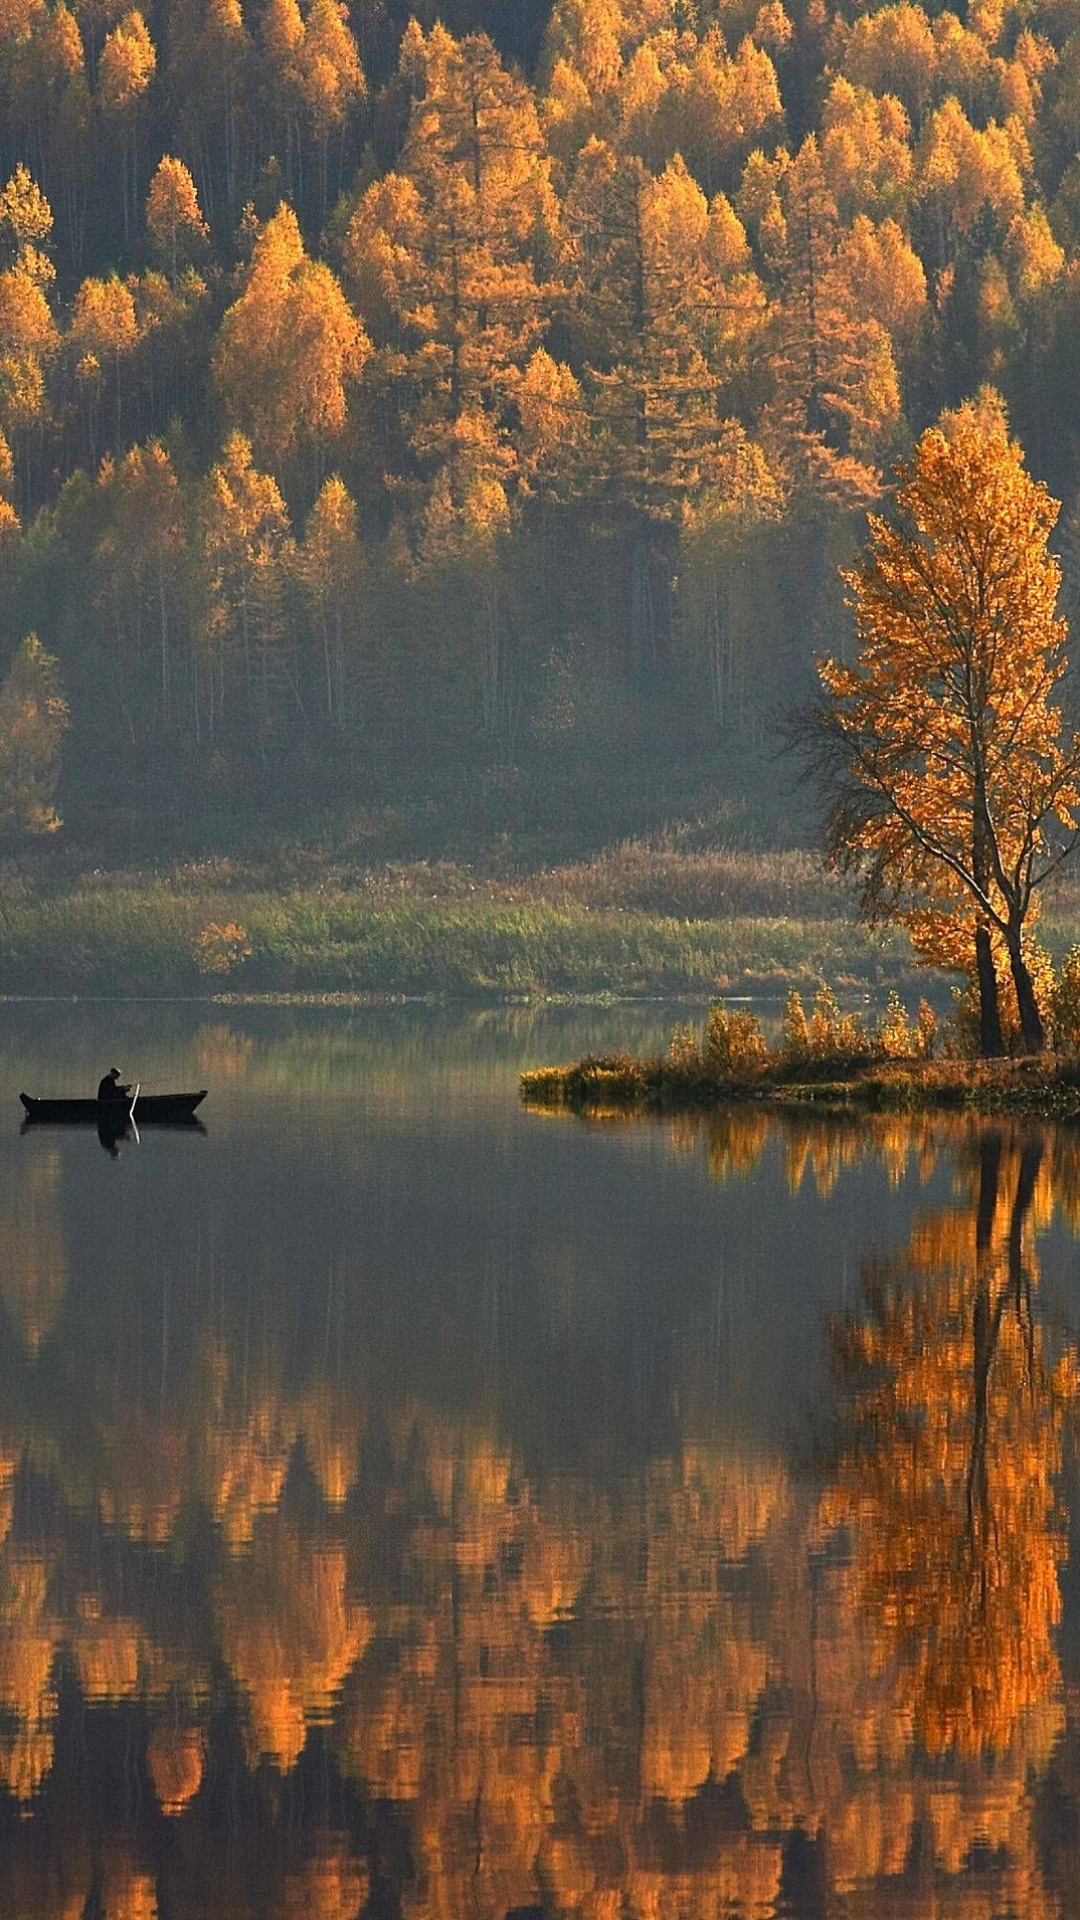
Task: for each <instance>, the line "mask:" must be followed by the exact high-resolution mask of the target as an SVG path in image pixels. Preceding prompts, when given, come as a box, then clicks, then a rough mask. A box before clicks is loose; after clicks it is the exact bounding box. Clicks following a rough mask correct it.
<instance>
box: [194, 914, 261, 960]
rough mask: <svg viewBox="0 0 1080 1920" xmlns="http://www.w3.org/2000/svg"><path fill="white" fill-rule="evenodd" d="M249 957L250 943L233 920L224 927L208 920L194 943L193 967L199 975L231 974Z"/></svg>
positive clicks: (228, 921) (242, 929) (227, 921)
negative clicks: (196, 968)
mask: <svg viewBox="0 0 1080 1920" xmlns="http://www.w3.org/2000/svg"><path fill="white" fill-rule="evenodd" d="M250 957H251V942H250V941H249V939H248V937H247V933H246V932H245V930H244V928H243V927H241V926H239V925H238V924H237V922H236V921H235V920H226V921H225V923H224V925H222V924H220V923H219V922H218V921H217V920H208V921H207V923H206V925H205V927H203V929H202V931H201V932H200V934H199V936H198V938H197V940H196V942H195V965H196V966H197V967H198V969H199V972H200V973H232V971H233V969H234V968H235V967H239V966H242V965H243V963H244V961H245V960H248V959H250Z"/></svg>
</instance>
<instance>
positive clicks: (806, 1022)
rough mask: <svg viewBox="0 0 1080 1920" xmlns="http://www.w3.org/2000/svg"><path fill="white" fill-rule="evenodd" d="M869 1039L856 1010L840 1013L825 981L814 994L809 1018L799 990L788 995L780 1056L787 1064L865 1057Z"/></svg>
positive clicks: (837, 1061)
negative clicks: (852, 1012)
mask: <svg viewBox="0 0 1080 1920" xmlns="http://www.w3.org/2000/svg"><path fill="white" fill-rule="evenodd" d="M869 1053H870V1042H869V1040H868V1039H867V1037H866V1034H865V1032H864V1031H863V1028H862V1024H861V1022H860V1021H859V1019H858V1018H857V1016H856V1015H855V1014H850V1013H841V1011H840V1008H839V1006H838V1004H837V999H836V995H835V994H834V993H833V990H832V988H831V987H828V986H826V985H825V984H824V983H822V985H821V986H820V987H819V988H818V990H817V993H816V994H815V996H814V1005H813V1008H812V1010H811V1013H810V1016H809V1019H808V1018H807V1015H806V1010H805V1008H804V1006H803V1003H802V999H801V997H800V995H799V994H798V993H795V992H792V993H790V994H789V995H788V1002H787V1007H786V1009H785V1012H784V1025H783V1041H782V1045H781V1057H782V1058H783V1059H784V1061H785V1062H786V1063H787V1064H788V1065H792V1066H794V1065H797V1064H798V1063H799V1062H804V1063H805V1062H807V1061H815V1062H817V1063H828V1062H836V1063H838V1064H839V1063H840V1062H841V1061H850V1060H853V1059H855V1060H858V1059H865V1058H866V1057H867V1055H868V1054H869Z"/></svg>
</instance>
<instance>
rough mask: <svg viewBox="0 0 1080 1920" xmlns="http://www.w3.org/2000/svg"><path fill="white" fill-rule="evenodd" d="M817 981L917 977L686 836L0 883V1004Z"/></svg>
mask: <svg viewBox="0 0 1080 1920" xmlns="http://www.w3.org/2000/svg"><path fill="white" fill-rule="evenodd" d="M1065 908H1066V911H1065V915H1064V918H1063V920H1062V923H1061V925H1060V927H1059V928H1056V929H1055V928H1054V926H1053V925H1052V924H1051V927H1050V931H1051V937H1052V939H1053V940H1054V942H1055V944H1056V945H1058V946H1060V947H1064V946H1065V945H1066V944H1067V943H1068V939H1069V938H1070V937H1074V936H1073V927H1074V925H1075V921H1073V919H1072V902H1071V901H1066V902H1065ZM822 978H827V979H829V980H832V981H833V982H835V983H836V984H837V985H840V986H844V987H846V988H849V989H863V990H867V991H873V992H880V991H881V989H882V988H883V987H886V986H892V985H898V984H901V983H904V984H907V985H909V986H910V985H911V984H913V983H914V981H915V979H916V976H915V975H914V974H913V973H912V972H911V969H910V964H909V957H908V951H907V944H906V940H905V939H904V937H903V935H901V934H899V933H896V932H889V933H885V934H883V935H875V934H871V933H869V932H868V931H867V930H866V929H865V928H863V927H861V926H859V925H858V923H857V921H856V918H855V913H854V901H853V898H852V896H851V894H850V892H849V891H848V890H847V889H846V888H845V887H844V886H843V885H842V884H841V883H839V882H838V881H837V880H835V879H834V878H833V877H831V876H830V875H828V874H826V873H825V872H824V871H823V869H822V867H821V865H820V862H818V861H817V860H816V859H815V858H814V857H813V856H812V855H810V854H808V853H805V852H798V851H788V852H759V851H756V850H753V849H743V848H710V847H708V846H703V845H699V844H697V841H696V838H695V835H694V833H693V832H692V831H691V830H690V829H677V830H675V831H673V832H671V833H667V834H664V835H661V836H657V837H655V838H653V839H650V840H639V841H628V842H624V843H622V844H620V845H618V846H616V847H613V848H610V849H608V850H606V851H604V852H602V853H599V854H597V855H595V856H594V857H592V858H590V859H589V860H582V861H575V862H572V863H569V864H563V865H555V866H548V867H541V868H532V867H530V866H528V865H527V864H526V863H525V862H524V861H523V860H521V858H520V857H519V856H518V855H517V854H516V852H515V849H514V847H513V846H512V845H509V844H504V845H500V846H499V847H498V848H496V849H494V850H490V851H489V853H488V855H487V857H486V858H485V860H484V861H483V862H476V863H473V864H464V863H461V862H455V861H447V860H441V861H436V862H422V861H411V862H405V863H399V864H395V863H382V864H378V865H372V866H365V865H363V864H360V863H357V862H354V860H353V858H352V857H351V856H350V855H349V854H348V853H347V852H345V851H343V850H342V849H340V848H339V849H338V850H337V851H335V852H328V851H327V850H326V849H320V848H316V847H312V848H309V849H306V850H305V849H302V848H299V847H296V846H292V847H287V848H281V849H279V850H278V851H277V852H276V853H275V854H274V855H273V856H270V855H268V856H266V857H265V858H262V859H258V860H245V861H237V860H235V859H226V858H214V859H211V860H204V861H199V862H187V863H184V864H181V865H178V866H175V867H173V868H171V869H168V870H165V871H157V872H145V871H134V872H126V873H118V874H110V873H101V872H92V873H85V872H83V873H77V874H72V873H68V872H64V871H54V872H53V873H52V874H51V875H46V876H45V877H44V878H43V876H42V873H41V872H40V871H39V870H36V871H34V872H33V873H32V874H30V873H28V872H22V873H20V872H17V871H9V872H8V873H6V874H5V875H4V876H3V879H2V882H0V994H35V993H46V994H65V993H71V994H90V993H93V994H151V995H153V994H159V995H167V994H180V995H186V994H207V993H214V992H219V991H220V992H226V993H230V994H243V995H247V994H262V993H270V994H289V993H296V994H328V993H346V994H403V995H454V996H466V995H485V996H526V995H528V996H542V995H568V996H574V995H580V996H586V995H598V994H607V995H612V996H615V997H637V996H658V995H685V996H693V997H697V998H708V997H710V996H711V995H712V994H715V993H717V992H721V993H729V994H738V993H762V994H774V995H782V994H783V993H784V992H785V991H786V989H787V988H788V987H790V986H792V985H794V986H800V987H809V986H811V985H812V984H814V983H816V982H817V981H819V980H821V979H822Z"/></svg>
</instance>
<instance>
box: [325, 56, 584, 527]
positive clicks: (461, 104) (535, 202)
mask: <svg viewBox="0 0 1080 1920" xmlns="http://www.w3.org/2000/svg"><path fill="white" fill-rule="evenodd" d="M412 48H413V52H412V59H413V63H414V65H415V66H416V67H417V68H418V69H419V74H418V82H419V84H421V85H422V89H423V91H422V97H421V98H418V99H417V100H416V101H415V102H414V104H413V110H412V115H411V120H410V126H409V131H408V135H407V138H406V142H405V147H404V150H403V153H402V157H401V165H400V170H399V171H398V172H397V173H390V174H387V175H386V176H385V177H384V178H383V179H382V180H381V181H379V182H377V183H376V184H374V185H373V186H372V187H370V188H369V189H368V191H367V192H366V193H365V194H364V195H363V197H362V198H361V200H360V202H359V204H358V205H357V208H356V210H355V213H354V214H353V217H352V220H351V222H350V225H349V230H348V233H347V235H346V239H345V245H344V257H345V264H346V269H347V271H348V274H349V278H350V283H351V284H352V285H353V287H354V288H355V289H356V294H357V298H358V301H359V304H360V307H361V311H362V312H363V313H364V315H365V317H366V318H368V319H369V320H370V322H371V326H372V330H373V332H375V333H376V335H377V337H378V339H379V345H380V347H381V348H383V349H384V351H385V352H387V353H389V354H390V355H391V356H392V355H394V354H395V353H397V354H401V353H402V352H403V353H404V354H405V355H407V361H406V367H407V371H408V375H409V385H410V387H411V389H412V392H413V393H414V394H415V402H414V404H413V405H412V406H411V407H410V418H409V423H408V424H409V429H410V434H411V438H412V442H413V448H414V451H415V452H416V453H417V454H418V455H419V456H420V458H421V459H422V460H423V461H424V462H425V463H429V462H431V463H433V462H439V463H441V462H442V461H445V460H451V461H452V460H454V458H455V454H456V450H457V448H458V446H459V444H460V434H459V423H460V421H461V420H462V418H463V417H466V416H468V415H470V414H473V413H475V411H476V410H477V409H478V408H480V409H483V410H484V411H485V412H486V413H487V415H488V416H489V418H490V420H491V421H492V423H495V422H499V423H502V422H503V421H504V420H505V417H506V412H507V407H508V404H509V402H510V400H511V399H512V395H513V389H514V386H515V384H516V381H517V379H518V376H519V374H520V372H521V370H522V369H523V368H524V366H525V365H526V363H527V361H528V359H529V357H530V356H531V354H532V352H533V350H534V348H535V347H536V346H537V345H538V344H539V340H540V335H541V332H542V329H543V324H544V320H545V318H546V313H547V311H548V309H549V307H550V291H549V289H548V287H547V286H546V283H545V276H544V262H543V257H542V256H543V253H544V250H545V243H546V239H547V236H548V235H549V233H550V229H551V228H552V226H553V224H554V222H555V219H556V211H557V210H556V204H555V199H554V195H553V192H552V189H551V184H550V177H549V173H550V162H549V161H548V160H547V158H546V156H545V154H544V142H543V136H542V133H541V130H540V124H539V120H538V117H537V112H536V106H535V103H534V101H533V99H532V96H531V94H530V92H529V89H528V87H527V86H526V85H525V84H524V82H523V81H521V80H519V79H518V78H517V77H516V76H515V75H513V74H511V73H509V72H508V71H507V69H506V68H505V67H504V66H503V64H502V62H501V61H500V59H499V57H498V55H497V53H496V51H495V48H494V47H493V46H492V44H491V42H490V41H489V40H488V39H487V38H486V37H485V36H483V35H480V34H475V35H470V36H469V37H468V38H466V39H465V40H462V41H461V42H458V41H455V40H454V39H453V38H452V36H451V35H450V34H448V33H447V32H446V31H445V30H444V29H443V28H442V27H438V26H436V27H434V28H433V29H432V31H431V33H430V34H429V35H428V36H427V37H426V38H425V37H424V36H423V35H422V34H420V33H419V31H418V30H417V31H416V32H415V33H414V34H413V35H412ZM397 364H398V365H399V366H400V364H401V363H400V361H398V363H397ZM503 437H504V438H505V436H503ZM452 479H453V482H454V485H455V486H456V487H457V491H458V493H459V496H461V497H462V498H463V488H464V487H465V485H466V484H467V480H466V476H465V475H464V473H463V472H458V473H457V474H456V475H454V476H452Z"/></svg>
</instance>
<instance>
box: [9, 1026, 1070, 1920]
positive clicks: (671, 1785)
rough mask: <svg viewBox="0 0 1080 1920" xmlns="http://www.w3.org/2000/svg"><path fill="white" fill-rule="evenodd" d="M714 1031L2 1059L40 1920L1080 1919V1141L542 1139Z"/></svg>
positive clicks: (109, 1037) (19, 1892)
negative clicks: (545, 1087)
mask: <svg viewBox="0 0 1080 1920" xmlns="http://www.w3.org/2000/svg"><path fill="white" fill-rule="evenodd" d="M670 1024H671V1016H670V1015H669V1014H667V1013H665V1012H664V1011H663V1010H662V1009H653V1010H640V1009H639V1010H630V1011H628V1010H625V1009H615V1010H606V1011H596V1012H582V1011H580V1010H578V1011H576V1012H557V1011H552V1012H547V1013H544V1014H542V1015H538V1014H535V1013H526V1012H509V1013H498V1014H490V1013H489V1014H468V1015H466V1014H451V1013H446V1012H437V1011H430V1010H426V1009H425V1010H418V1009H389V1010H384V1011H377V1012H371V1011H366V1010H365V1011H356V1012H354V1011H343V1010H340V1009H338V1010H314V1009H313V1010H303V1009H293V1010H280V1009H274V1010H269V1009H227V1010H226V1009H222V1010H211V1009H207V1008H200V1007H194V1006H171V1007H165V1008H161V1007H149V1006H140V1005H135V1006H126V1007H119V1008H118V1007H102V1006H94V1005H85V1006H73V1005H56V1006H42V1005H38V1006H29V1005H28V1006H21V1007H19V1006H15V1007H5V1008H0V1089H2V1093H3V1102H4V1103H5V1104H4V1105H3V1107H2V1109H0V1111H6V1112H7V1116H8V1120H7V1124H6V1126H4V1125H3V1124H0V1322H2V1324H0V1538H2V1541H3V1544H2V1546H0V1789H2V1792H0V1822H2V1825H0V1914H3V1915H4V1916H7V1915H19V1916H27V1920H36V1917H37V1916H42V1917H44V1916H50V1917H51V1916H57V1920H60V1916H63V1917H64V1920H90V1917H91V1916H95V1917H96V1916H105V1917H107V1920H113V1917H114V1916H124V1920H134V1917H135V1916H138V1920H150V1916H153V1915H155V1914H157V1915H160V1916H161V1917H162V1920H173V1917H174V1916H175V1917H176V1920H180V1917H181V1916H183V1917H184V1920H187V1917H188V1916H200V1920H201V1917H202V1916H214V1917H215V1920H218V1917H219V1920H232V1917H233V1916H252V1917H254V1916H263V1915H267V1916H274V1917H275V1920H276V1917H280V1920H286V1916H297V1920H299V1917H300V1916H304V1920H330V1916H333V1917H334V1920H339V1917H340V1920H345V1917H346V1916H348V1917H349V1920H357V1916H360V1915H364V1916H373V1917H374V1916H380V1917H382V1916H393V1915H399V1914H400V1915H410V1916H432V1920H435V1917H436V1916H437V1917H438V1920H464V1917H465V1916H476V1917H477V1920H488V1917H489V1916H490V1920H504V1916H509V1915H513V1916H515V1920H525V1916H531V1917H532V1920H540V1917H541V1916H548V1915H551V1916H555V1915H559V1916H562V1915H580V1916H582V1920H667V1916H676V1917H682V1916H685V1917H686V1920H697V1917H698V1916H702V1917H704V1920H720V1917H721V1916H731V1915H735V1916H742V1915H746V1916H767V1915H788V1916H792V1920H803V1916H805V1917H806V1920H811V1917H813V1920H822V1917H824V1916H833V1915H836V1916H844V1917H845V1920H848V1917H850V1920H862V1917H863V1916H865V1917H866V1920H876V1916H886V1917H887V1920H888V1917H895V1920H900V1917H901V1916H903V1917H904V1920H907V1917H908V1916H912V1917H914V1916H919V1917H920V1920H921V1917H922V1916H930V1915H932V1916H938V1917H940V1920H951V1916H956V1917H957V1920H998V1917H999V1916H1005V1915H1017V1916H1025V1917H1026V1916H1032V1917H1033V1920H1044V1917H1046V1920H1049V1916H1058V1915H1061V1916H1064V1915H1069V1914H1074V1913H1077V1912H1078V1911H1080V1904H1078V1903H1080V1896H1078V1895H1077V1891H1076V1888H1077V1884H1078V1880H1080V1587H1078V1583H1077V1573H1076V1568H1077V1567H1080V1554H1078V1553H1077V1552H1076V1551H1074V1546H1075V1544H1076V1543H1074V1539H1073V1536H1074V1533H1075V1531H1076V1528H1077V1524H1078V1519H1080V1499H1078V1498H1077V1490H1076V1484H1075V1483H1076V1470H1075V1460H1074V1435H1075V1429H1076V1408H1077V1404H1078V1401H1077V1393H1078V1372H1077V1363H1076V1358H1075V1354H1076V1348H1077V1342H1078V1339H1080V1249H1078V1247H1077V1244H1076V1239H1075V1233H1076V1229H1077V1227H1078V1225H1080V1135H1072V1136H1070V1135H1066V1134H1064V1133H1056V1132H1054V1131H1053V1130H1051V1129H1024V1128H1022V1127H1017V1126H1014V1125H1011V1124H1002V1125H1000V1126H997V1127H994V1126H986V1125H983V1126H976V1125H975V1124H973V1123H968V1122H966V1121H963V1120H959V1119H958V1120H944V1119H943V1120H939V1121H934V1122H925V1121H918V1122H910V1121H906V1120H902V1119H891V1118H888V1119H881V1120H874V1121H860V1122H859V1123H858V1124H857V1125H855V1124H852V1125H845V1124H838V1123H835V1122H833V1123H829V1122H823V1121H820V1120H818V1121H814V1120H813V1119H812V1118H811V1117H807V1119H806V1120H805V1121H803V1120H799V1121H784V1122H776V1121H767V1120H766V1119H765V1118H764V1117H763V1116H761V1115H758V1114H752V1113H751V1114H726V1115H723V1116H718V1117H717V1116H714V1117H712V1118H711V1119H704V1118H703V1119H698V1120H677V1121H676V1120H667V1121H665V1120H650V1121H640V1122H626V1121H620V1120H619V1119H618V1118H617V1117H613V1118H611V1119H610V1120H606V1121H605V1120H598V1121H594V1122H590V1123H587V1124H586V1123H582V1122H578V1121H574V1120H572V1119H568V1118H559V1117H552V1116H550V1115H545V1114H537V1113H529V1112H527V1111H525V1110H523V1109H522V1108H521V1107H520V1106H519V1104H518V1100H517V1092H516V1075H517V1073H518V1071H519V1070H520V1068H521V1067H523V1066H526V1065H531V1064H535V1063H537V1062H539V1061H542V1060H546V1059H552V1058H566V1057H569V1056H571V1055H573V1054H576V1053H578V1052H580V1051H582V1050H583V1049H585V1048H587V1047H589V1046H598V1045H605V1044H608V1043H610V1042H611V1041H613V1040H615V1041H618V1042H621V1043H624V1044H628V1045H632V1046H649V1045H655V1044H659V1043H660V1041H661V1039H662V1037H663V1036H664V1035H665V1034H666V1032H667V1031H668V1030H669V1028H670ZM114 1060H115V1061H116V1063H117V1064H118V1065H119V1066H120V1067H121V1068H122V1070H123V1072H124V1074H125V1076H126V1077H132V1078H138V1079H140V1080H141V1081H142V1082H143V1084H144V1086H146V1087H147V1088H148V1090H150V1089H153V1088H158V1089H168V1088H170V1087H173V1088H183V1087H195V1086H203V1085H205V1086H209V1087H210V1089H211V1095H210V1098H209V1100H208V1101H207V1103H206V1107H205V1109H204V1111H205V1114H206V1131H205V1134H203V1133H175V1132H164V1131H160V1132H159V1131H151V1130H150V1129H144V1131H143V1136H142V1139H141V1141H140V1142H138V1143H136V1142H135V1141H134V1140H132V1141H130V1142H124V1143H122V1144H121V1147H120V1150H119V1153H118V1154H117V1155H116V1157H113V1156H112V1155H111V1154H110V1153H109V1152H107V1151H103V1150H102V1147H101V1146H100V1145H99V1142H98V1140H97V1137H96V1134H95V1133H94V1131H93V1130H89V1131H84V1130H82V1129H79V1130H70V1129H69V1130H65V1129H45V1128H40V1129H39V1128H34V1129H31V1130H29V1131H28V1132H26V1133H25V1134H23V1133H20V1130H19V1118H18V1107H17V1102H16V1095H17V1093H18V1091H19V1089H20V1088H25V1090H26V1091H28V1092H34V1093H49V1092H53V1093H57V1092H62V1091H75V1090H83V1089H92V1087H93V1086H94V1084H95V1083H96V1081H97V1079H98V1077H99V1076H100V1074H101V1073H102V1072H103V1071H104V1070H105V1068H106V1067H108V1066H109V1065H110V1064H112V1063H113V1061H114Z"/></svg>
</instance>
